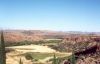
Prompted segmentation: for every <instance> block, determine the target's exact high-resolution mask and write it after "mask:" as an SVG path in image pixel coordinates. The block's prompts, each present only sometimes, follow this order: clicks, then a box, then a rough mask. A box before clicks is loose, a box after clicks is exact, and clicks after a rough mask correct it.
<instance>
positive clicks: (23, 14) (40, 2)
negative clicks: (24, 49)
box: [0, 0, 100, 32]
mask: <svg viewBox="0 0 100 64" xmlns="http://www.w3.org/2000/svg"><path fill="white" fill-rule="evenodd" d="M99 3H100V1H99V0H0V28H3V29H25V30H55V31H83V32H100V30H99V29H100V4H99Z"/></svg>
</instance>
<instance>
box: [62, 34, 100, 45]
mask: <svg viewBox="0 0 100 64" xmlns="http://www.w3.org/2000/svg"><path fill="white" fill-rule="evenodd" d="M67 42H73V43H74V42H76V43H82V42H87V43H89V42H100V36H89V35H87V36H84V35H83V36H82V35H75V36H74V35H70V36H66V37H65V38H64V39H63V42H62V43H67Z"/></svg>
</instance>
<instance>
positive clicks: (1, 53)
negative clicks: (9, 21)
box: [0, 31, 6, 64]
mask: <svg viewBox="0 0 100 64" xmlns="http://www.w3.org/2000/svg"><path fill="white" fill-rule="evenodd" d="M0 64H6V51H5V43H4V36H3V31H1V42H0Z"/></svg>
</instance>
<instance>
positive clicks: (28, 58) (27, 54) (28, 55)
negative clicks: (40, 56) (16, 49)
mask: <svg viewBox="0 0 100 64" xmlns="http://www.w3.org/2000/svg"><path fill="white" fill-rule="evenodd" d="M25 58H26V59H27V60H32V59H33V57H32V55H31V54H29V53H26V54H25Z"/></svg>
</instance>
